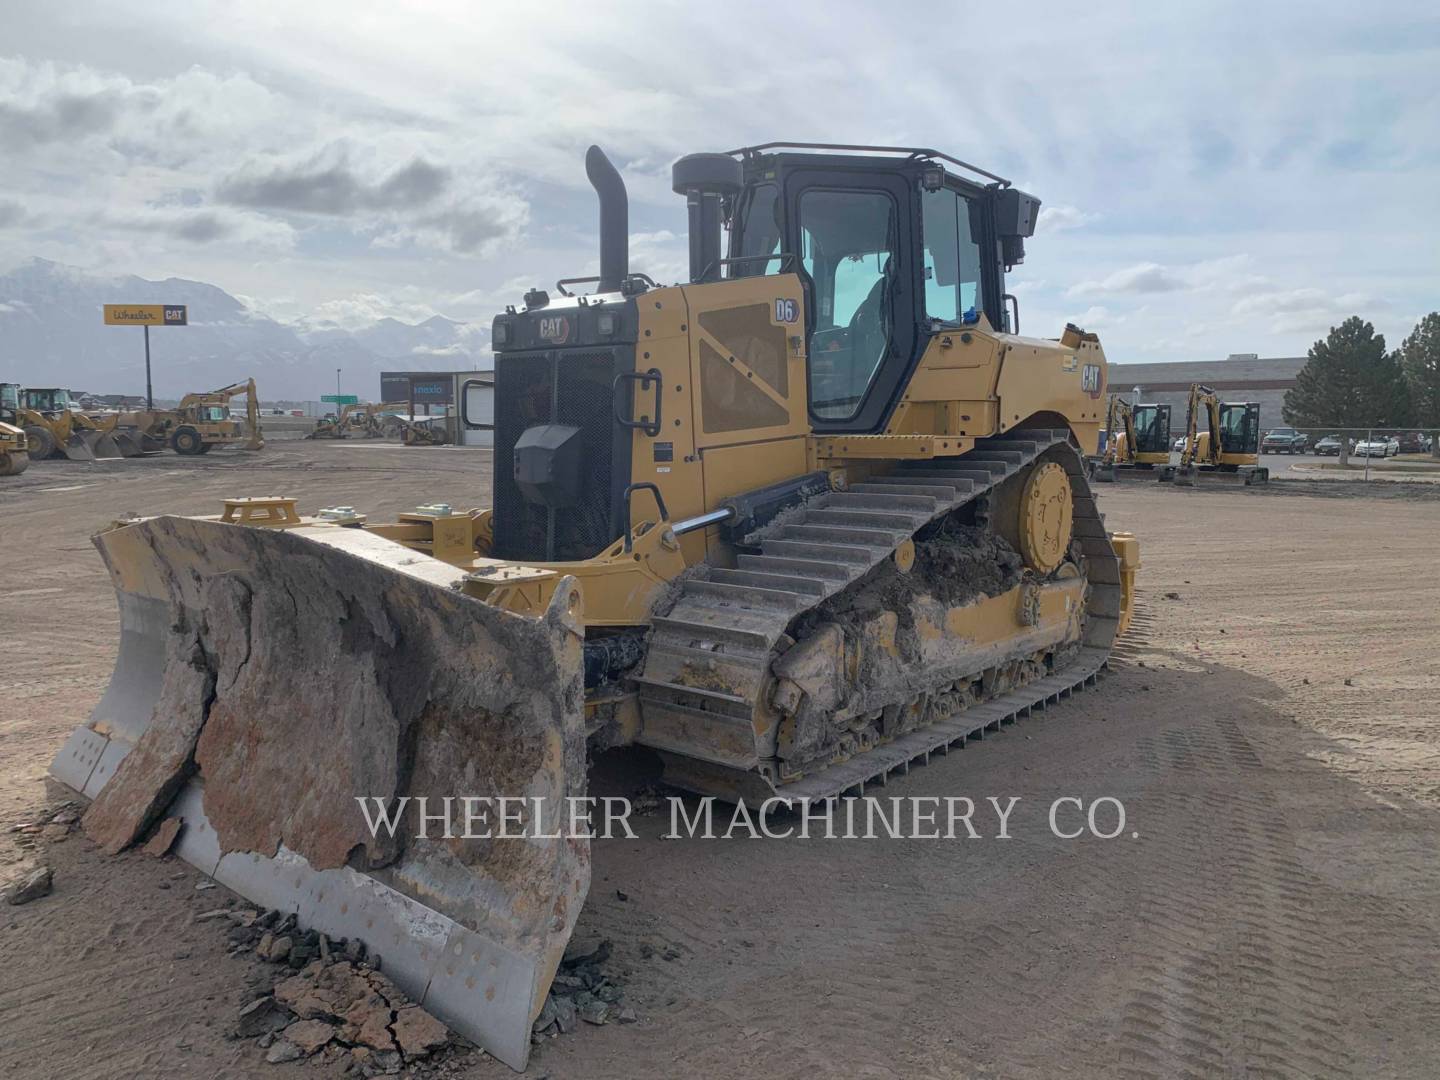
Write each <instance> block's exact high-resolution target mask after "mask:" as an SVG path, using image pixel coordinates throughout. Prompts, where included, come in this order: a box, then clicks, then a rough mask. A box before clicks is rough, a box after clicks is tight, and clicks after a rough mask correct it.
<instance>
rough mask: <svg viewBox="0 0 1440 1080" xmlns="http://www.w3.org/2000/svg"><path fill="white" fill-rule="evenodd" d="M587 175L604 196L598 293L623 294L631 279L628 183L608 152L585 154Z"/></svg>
mask: <svg viewBox="0 0 1440 1080" xmlns="http://www.w3.org/2000/svg"><path fill="white" fill-rule="evenodd" d="M585 175H586V176H588V177H589V178H590V183H591V185H592V186H593V187H594V188H595V194H596V195H598V196H599V197H600V284H599V286H598V287H597V288H596V291H597V292H619V291H620V287H621V285H622V284H623V283H624V281H625V279H626V278H627V277H629V276H630V203H629V200H628V199H627V198H626V197H625V181H624V180H622V179H620V174H619V173H618V172H617V171H616V170H615V166H614V165H612V164H611V163H610V159H609V158H607V157H606V156H605V151H603V150H601V149H600V147H598V146H592V147H590V149H589V150H587V151H586V152H585Z"/></svg>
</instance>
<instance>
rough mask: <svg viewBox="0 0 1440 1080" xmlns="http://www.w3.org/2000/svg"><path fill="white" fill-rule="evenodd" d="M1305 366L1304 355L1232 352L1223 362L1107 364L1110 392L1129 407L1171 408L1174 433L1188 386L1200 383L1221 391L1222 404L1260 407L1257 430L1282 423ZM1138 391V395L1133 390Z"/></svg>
mask: <svg viewBox="0 0 1440 1080" xmlns="http://www.w3.org/2000/svg"><path fill="white" fill-rule="evenodd" d="M1304 366H1305V357H1303V356H1268V357H1262V356H1256V355H1254V354H1253V353H1234V354H1231V356H1230V358H1229V359H1227V360H1209V361H1202V362H1196V363H1183V364H1111V365H1110V391H1111V393H1116V394H1119V395H1120V396H1121V397H1123V398H1125V399H1126V400H1127V401H1129V402H1131V403H1132V404H1134V403H1136V402H1138V401H1144V402H1157V403H1159V404H1162V405H1163V404H1168V405H1170V406H1172V407H1173V408H1172V410H1171V427H1172V429H1174V430H1175V431H1176V432H1177V433H1179V431H1180V429H1181V428H1182V427H1183V426H1184V423H1185V404H1186V402H1187V400H1188V398H1189V395H1190V384H1191V383H1197V382H1198V383H1204V384H1205V385H1206V386H1209V387H1213V388H1214V389H1216V390H1218V391H1220V397H1221V398H1222V399H1224V400H1226V401H1255V402H1259V404H1260V428H1261V430H1262V431H1263V430H1266V429H1268V428H1273V427H1280V426H1282V425H1283V424H1284V423H1285V417H1284V415H1283V414H1282V411H1281V410H1282V409H1283V407H1284V404H1285V391H1286V390H1288V389H1290V387H1292V386H1294V385H1295V376H1296V375H1297V374H1299V372H1300V369H1301V368H1303V367H1304ZM1136 386H1138V387H1140V394H1139V396H1138V397H1137V396H1136V395H1135V393H1134V387H1136Z"/></svg>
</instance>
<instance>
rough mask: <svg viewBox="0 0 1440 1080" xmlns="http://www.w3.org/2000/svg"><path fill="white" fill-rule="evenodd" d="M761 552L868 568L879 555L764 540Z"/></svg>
mask: <svg viewBox="0 0 1440 1080" xmlns="http://www.w3.org/2000/svg"><path fill="white" fill-rule="evenodd" d="M760 550H761V551H762V552H764V553H765V554H766V555H775V556H778V557H780V558H784V559H824V560H826V561H828V562H832V563H849V564H851V565H855V566H862V567H868V566H870V565H871V564H872V563H875V562H877V561H878V555H877V553H876V552H875V551H874V550H872V549H870V548H864V547H855V546H853V545H844V544H815V543H810V542H808V541H804V540H762V541H761V542H760Z"/></svg>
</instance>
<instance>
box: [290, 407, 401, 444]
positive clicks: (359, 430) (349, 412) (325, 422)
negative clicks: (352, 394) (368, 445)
mask: <svg viewBox="0 0 1440 1080" xmlns="http://www.w3.org/2000/svg"><path fill="white" fill-rule="evenodd" d="M384 408H385V406H383V405H374V404H371V403H369V402H363V401H362V402H360V403H358V404H354V405H342V406H341V407H340V412H339V413H338V414H336V415H334V416H324V417H321V418H320V419H319V420H316V421H315V430H314V431H312V432H310V433H309V434H308V435H306V436H305V438H307V439H352V438H358V439H383V438H384V437H385V425H384V423H383V422H382V421H381V418H380V417H381V412H382V411H383V410H384Z"/></svg>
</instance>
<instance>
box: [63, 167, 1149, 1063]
mask: <svg viewBox="0 0 1440 1080" xmlns="http://www.w3.org/2000/svg"><path fill="white" fill-rule="evenodd" d="M586 169H587V173H588V175H589V178H590V180H591V183H592V184H593V185H594V187H595V189H596V191H597V193H598V197H599V203H600V260H599V268H600V273H599V276H598V277H597V278H594V279H588V280H586V281H576V280H575V279H568V280H562V281H561V282H560V283H559V284H558V285H557V287H556V289H555V293H554V295H552V294H551V293H549V292H548V291H546V290H543V289H539V288H537V289H533V290H531V291H530V292H528V293H527V294H526V295H525V297H524V302H523V304H522V305H512V306H510V307H507V308H506V310H505V311H504V312H503V313H502V314H500V315H498V316H497V317H496V319H495V321H494V324H493V331H492V335H493V342H494V348H495V394H496V408H495V417H496V432H495V457H494V470H493V472H494V481H493V483H494V486H493V490H492V491H491V492H490V493H489V498H488V500H487V499H486V498H485V493H477V497H478V498H477V507H476V508H475V509H471V510H457V509H454V508H452V507H451V506H449V505H445V504H436V503H427V504H425V505H422V506H419V507H417V508H416V509H415V510H414V511H413V512H409V513H404V514H401V515H399V517H398V520H396V521H393V522H370V521H368V520H367V518H366V517H365V515H363V514H361V513H357V512H356V510H355V509H354V508H352V507H328V508H319V509H318V510H317V512H315V513H314V514H313V515H302V514H301V513H300V512H299V510H298V509H297V507H296V505H295V500H293V499H290V498H283V497H278V496H277V497H265V498H235V499H231V500H227V502H226V504H225V507H224V512H223V513H222V514H220V515H219V516H217V517H210V518H194V517H172V516H160V517H151V518H145V519H141V520H138V521H128V522H117V523H116V524H115V525H114V526H113V527H112V528H110V529H108V530H106V531H104V532H102V533H100V534H99V535H98V536H97V537H96V544H97V546H98V547H99V549H100V551H101V554H102V556H103V557H104V559H105V562H106V564H107V566H108V568H109V570H110V572H111V575H112V577H113V580H114V583H115V587H116V591H117V596H118V599H119V604H120V609H121V627H122V630H121V641H120V654H119V659H118V662H117V666H116V672H115V675H114V677H113V679H112V681H111V683H110V687H109V689H108V690H107V692H106V693H105V695H104V697H103V699H102V700H101V702H100V704H99V705H98V706H97V707H96V709H95V711H94V713H93V714H92V716H91V717H90V719H89V720H88V721H87V722H85V723H82V724H81V725H80V726H79V727H78V728H77V729H76V730H75V732H74V733H73V734H72V735H71V737H70V739H69V741H68V742H67V743H66V744H65V746H64V747H63V748H62V749H61V751H60V753H59V754H58V756H57V757H56V759H55V761H54V764H53V765H52V774H53V775H54V776H55V777H56V778H57V779H59V780H61V781H63V782H64V783H66V784H68V785H69V786H71V787H72V788H75V789H76V790H79V791H82V792H84V793H85V794H86V795H87V796H90V797H91V798H93V800H94V801H93V803H92V804H91V806H90V808H89V810H88V812H87V814H86V817H85V826H86V829H87V830H88V831H89V833H90V835H91V836H92V837H94V838H95V839H96V840H97V841H99V842H100V843H101V844H102V845H104V847H105V848H106V849H107V850H110V851H118V850H121V849H123V848H124V847H126V846H127V845H129V844H132V843H135V842H137V841H139V840H141V839H142V838H143V837H144V836H145V835H146V834H147V833H148V831H149V830H150V829H152V828H153V827H154V826H155V825H156V823H157V822H158V821H159V820H160V819H162V818H165V817H167V816H168V817H173V818H179V819H181V820H182V821H183V822H184V828H183V831H182V833H181V835H180V839H179V841H178V847H177V850H178V851H179V853H180V855H181V856H182V857H184V858H185V859H187V860H189V861H190V862H192V863H193V864H194V865H196V866H198V867H200V868H201V869H203V870H204V871H205V872H206V873H207V874H210V875H212V876H213V877H214V878H215V879H216V880H217V881H219V882H221V883H223V884H225V885H227V886H229V887H230V888H232V889H234V890H236V891H237V892H239V893H241V894H243V895H245V896H246V897H249V898H250V899H251V900H253V901H254V902H256V903H259V904H264V905H267V906H269V907H275V908H280V909H283V910H285V911H290V912H295V913H296V914H297V915H298V917H299V919H300V921H301V923H302V924H303V925H306V926H311V927H315V928H318V929H320V930H321V931H323V932H325V933H326V934H329V935H330V936H332V937H359V938H360V939H362V940H364V941H367V942H371V943H373V947H374V948H375V949H376V950H378V951H379V952H381V953H382V954H383V956H384V963H385V971H386V974H387V975H389V976H390V977H391V978H393V979H394V980H395V981H396V982H397V983H399V984H400V985H401V986H402V987H403V988H404V989H405V990H406V991H407V992H408V993H410V994H411V995H412V997H414V999H415V1000H416V1001H419V1002H421V1003H422V1004H424V1005H425V1007H426V1008H427V1009H430V1010H431V1011H432V1012H433V1013H435V1014H436V1015H438V1016H439V1017H441V1018H442V1019H444V1020H445V1021H446V1022H447V1023H449V1024H450V1025H451V1026H452V1027H453V1028H455V1029H456V1030H458V1031H460V1032H462V1033H464V1034H465V1035H467V1036H468V1037H470V1038H472V1039H474V1040H476V1041H477V1042H479V1043H480V1044H481V1045H482V1046H484V1047H485V1048H486V1049H487V1050H489V1051H490V1052H491V1053H493V1054H494V1055H495V1056H496V1057H498V1058H499V1059H500V1060H502V1061H504V1062H506V1063H507V1064H509V1065H511V1066H513V1067H515V1068H517V1069H519V1068H523V1067H524V1065H525V1062H526V1059H527V1055H528V1053H529V1047H530V1032H531V1023H532V1021H533V1020H534V1019H535V1017H536V1016H537V1014H538V1013H539V1012H540V1010H541V1009H542V1006H543V1005H544V1003H545V1000H546V994H547V991H548V989H549V986H550V983H551V980H552V978H553V977H554V975H555V972H556V970H557V965H558V964H559V962H560V960H561V956H562V954H563V952H564V949H565V945H566V942H567V940H568V938H569V936H570V933H571V931H572V929H573V928H574V926H575V921H576V918H577V916H578V914H579V912H580V908H581V906H582V905H583V903H584V901H585V896H586V892H587V890H588V887H589V883H590V851H589V841H588V839H587V834H586V832H585V828H584V825H583V822H582V823H581V825H580V826H578V827H577V826H576V823H575V819H574V817H573V812H574V811H573V808H574V806H575V803H574V802H571V801H568V800H583V799H584V798H585V797H586V792H587V786H586V785H587V764H588V761H589V758H590V756H591V755H592V754H594V753H597V752H600V751H603V750H608V749H611V748H616V747H623V746H638V747H643V748H646V749H647V750H648V751H649V752H651V753H653V754H654V755H655V756H656V758H657V759H658V761H659V762H660V763H661V764H663V767H664V770H665V773H664V775H665V778H666V780H667V781H668V782H670V783H671V784H673V785H675V786H677V787H679V788H682V789H684V790H687V791H690V792H695V793H699V794H702V795H713V796H719V797H721V798H723V799H725V800H729V801H732V802H734V801H738V800H743V801H745V802H746V803H748V804H749V805H750V806H751V807H752V808H753V809H754V810H756V812H759V813H780V814H783V813H786V812H793V810H794V809H798V808H800V807H803V806H806V805H809V804H811V803H819V802H824V801H828V800H834V799H838V798H842V797H845V796H847V795H851V794H854V793H857V792H860V791H862V790H863V789H864V788H865V786H866V785H867V784H872V783H881V782H883V781H884V780H885V779H886V778H888V777H890V776H891V775H894V774H903V773H905V772H906V771H907V770H908V769H909V767H910V766H911V764H912V763H919V762H924V761H926V760H928V758H929V755H931V754H932V753H936V752H942V751H944V750H946V749H948V748H949V747H952V746H957V745H961V744H963V743H964V742H965V740H967V739H969V738H979V737H982V736H983V735H985V734H986V733H987V732H992V731H997V730H1000V729H1001V728H1002V727H1003V726H1004V725H1008V724H1010V723H1012V722H1013V721H1015V720H1017V719H1018V718H1022V717H1025V716H1027V715H1029V714H1030V712H1031V711H1032V710H1035V709H1040V708H1044V707H1046V706H1048V705H1053V704H1057V703H1059V702H1060V701H1061V700H1062V699H1064V698H1066V697H1068V696H1069V695H1071V694H1072V693H1074V692H1077V691H1080V690H1082V689H1084V688H1085V687H1088V686H1090V685H1092V684H1093V683H1094V682H1095V681H1096V678H1097V677H1098V676H1099V674H1100V673H1101V671H1102V669H1103V668H1104V666H1105V664H1106V660H1107V657H1108V656H1109V654H1110V649H1111V646H1112V643H1113V642H1114V640H1115V638H1116V636H1117V634H1119V633H1121V632H1122V631H1123V630H1124V629H1125V627H1126V625H1127V622H1128V620H1129V618H1130V614H1131V610H1132V605H1133V581H1134V575H1135V570H1136V567H1137V566H1138V564H1139V558H1138V548H1137V543H1136V540H1135V538H1134V537H1132V536H1129V535H1123V534H1112V533H1110V532H1109V531H1107V529H1106V528H1105V524H1104V521H1103V519H1102V517H1101V515H1100V513H1099V510H1098V508H1097V506H1096V502H1095V498H1094V496H1093V495H1092V494H1091V492H1090V489H1089V486H1088V482H1087V479H1086V468H1085V457H1086V455H1087V454H1093V453H1094V452H1095V449H1096V442H1097V435H1098V432H1099V429H1100V426H1101V423H1102V421H1103V419H1104V409H1103V398H1102V395H1103V394H1104V392H1105V387H1106V370H1107V369H1106V360H1105V354H1104V351H1103V350H1102V349H1101V346H1100V342H1099V341H1098V340H1097V338H1096V336H1095V335H1094V334H1090V333H1086V332H1085V331H1083V330H1080V329H1078V328H1076V327H1073V326H1067V327H1065V328H1064V332H1063V333H1062V334H1061V335H1060V337H1059V338H1058V340H1057V339H1046V338H1037V337H1027V336H1023V335H1022V334H1021V333H1020V331H1019V324H1018V319H1019V307H1018V302H1017V301H1016V300H1015V299H1014V298H1013V297H1011V296H1009V295H1008V294H1007V293H1006V290H1005V274H1006V272H1007V271H1008V270H1009V269H1010V268H1011V267H1013V266H1014V265H1015V264H1017V263H1019V262H1020V261H1021V259H1022V257H1023V255H1024V242H1025V240H1026V239H1027V238H1028V237H1030V236H1031V235H1032V233H1033V230H1034V225H1035V220H1036V215H1037V213H1038V210H1039V201H1038V200H1037V199H1036V198H1034V197H1033V196H1030V195H1028V194H1026V193H1024V192H1022V191H1020V190H1018V189H1016V188H1015V187H1013V186H1012V185H1011V184H1010V183H1009V182H1008V181H1006V180H1003V179H1002V178H1000V177H998V176H996V175H994V174H993V173H989V172H986V171H985V170H983V169H979V168H976V167H975V166H972V165H969V164H967V163H965V162H963V161H961V160H959V159H958V158H954V157H951V156H949V155H946V154H943V153H939V152H937V151H934V150H928V149H923V148H909V147H898V148H896V147H870V146H838V145H833V144H778V143H771V144H766V145H762V146H753V147H746V148H743V149H739V150H735V151H731V152H728V153H723V154H695V155H691V156H687V157H684V158H681V159H680V160H679V161H677V162H676V163H675V165H674V170H673V182H674V188H675V190H676V192H677V193H679V194H681V195H683V196H684V197H685V199H686V202H687V205H688V210H689V221H690V236H689V242H690V269H689V280H688V281H687V282H686V283H683V284H679V285H674V286H658V285H656V284H655V283H654V282H653V281H651V280H650V279H649V278H648V277H646V276H645V275H644V274H641V273H636V272H632V271H631V269H630V267H629V254H628V250H627V235H628V212H627V203H626V194H625V188H624V184H623V182H622V181H621V178H620V175H619V173H618V172H617V170H616V169H615V168H614V166H613V165H612V164H611V163H610V162H609V160H608V159H607V158H606V156H605V155H604V154H603V153H602V152H601V151H600V150H599V149H598V148H596V147H592V148H591V149H590V151H589V153H588V155H587V157H586ZM727 238H728V243H727V242H726V241H727ZM583 284H590V285H592V286H593V288H591V290H590V291H589V292H588V293H584V292H580V291H579V289H578V288H577V286H579V285H583ZM487 501H488V503H489V505H488V507H487V506H485V503H486V502H487ZM1015 750H1016V752H1017V753H1018V752H1020V747H1019V746H1017V747H1015ZM421 800H424V801H423V802H422V801H421ZM464 800H472V802H465V801H464ZM452 804H453V809H454V813H455V814H456V815H457V817H456V818H455V819H454V820H452V821H451V822H450V827H449V828H442V827H441V822H440V820H439V818H437V817H436V815H441V814H442V810H441V807H442V806H444V807H447V808H448V807H452ZM582 805H583V803H582ZM787 807H788V808H791V810H790V811H787V810H786V808H787ZM462 808H463V809H464V811H466V812H467V813H468V812H469V811H474V814H475V819H474V820H470V819H468V818H467V820H466V821H464V822H463V823H462V821H461V820H460V818H459V815H461V814H462ZM427 815H428V816H427ZM442 816H443V815H442ZM382 819H383V820H382ZM387 820H388V821H390V822H391V823H392V824H393V823H398V824H396V827H395V828H393V829H390V828H388V827H386V825H385V821H387ZM595 824H596V826H597V827H598V826H599V824H600V822H599V819H598V815H597V818H596V822H595ZM507 826H508V828H509V829H510V830H511V831H510V832H509V833H508V834H507V833H506V831H505V830H506V828H507ZM507 835H508V836H510V837H514V836H516V835H523V836H524V839H506V838H505V837H506V836H507Z"/></svg>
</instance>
